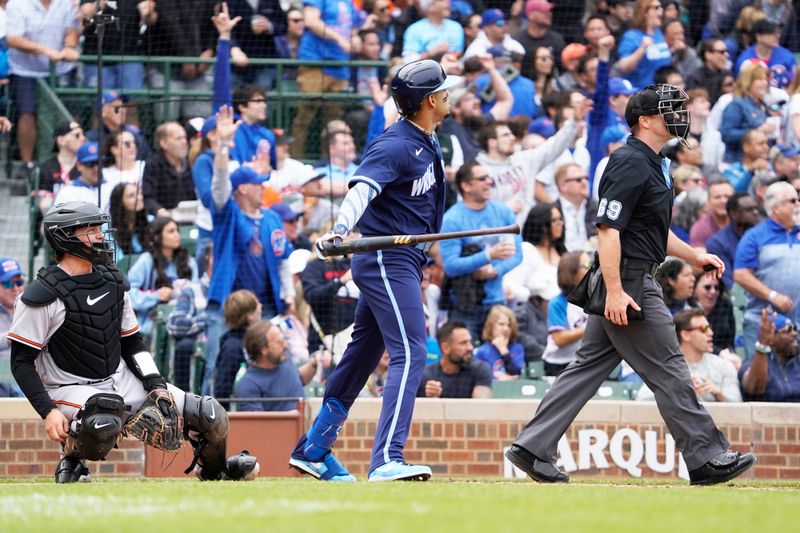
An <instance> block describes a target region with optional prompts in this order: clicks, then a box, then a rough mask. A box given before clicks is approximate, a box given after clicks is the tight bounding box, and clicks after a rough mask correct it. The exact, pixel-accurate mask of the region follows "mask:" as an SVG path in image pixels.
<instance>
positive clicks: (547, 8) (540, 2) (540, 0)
mask: <svg viewBox="0 0 800 533" xmlns="http://www.w3.org/2000/svg"><path fill="white" fill-rule="evenodd" d="M552 10H553V4H551V3H550V2H548V1H547V0H528V1H527V2H525V14H526V15H528V16H530V14H531V13H533V12H539V13H550V12H551V11H552Z"/></svg>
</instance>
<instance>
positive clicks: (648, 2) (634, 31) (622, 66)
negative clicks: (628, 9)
mask: <svg viewBox="0 0 800 533" xmlns="http://www.w3.org/2000/svg"><path fill="white" fill-rule="evenodd" d="M663 17H664V8H663V7H661V2H660V1H659V0H636V4H635V5H634V7H633V26H634V27H633V28H631V29H630V30H628V31H626V32H625V33H624V34H623V35H622V38H621V39H620V42H619V46H618V47H617V53H618V55H619V61H617V64H616V66H617V68H618V69H619V70H620V72H622V73H623V74H622V75H623V77H624V78H626V79H628V80H629V81H630V82H631V83H632V84H633V86H634V87H635V88H636V89H637V90H641V89H644V88H645V87H646V86H648V85H650V84H652V83H653V80H654V78H655V74H656V71H657V70H658V69H660V68H662V67H666V66H669V65H670V64H672V54H671V53H670V50H669V46H668V45H667V41H666V40H665V39H664V34H663V33H662V32H661V23H662V19H663Z"/></svg>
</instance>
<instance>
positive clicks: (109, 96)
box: [99, 91, 128, 107]
mask: <svg viewBox="0 0 800 533" xmlns="http://www.w3.org/2000/svg"><path fill="white" fill-rule="evenodd" d="M117 100H119V101H120V102H122V103H123V104H126V103H128V97H127V96H126V95H124V94H119V93H118V92H117V91H103V98H102V99H101V100H100V106H99V107H102V106H106V105H108V104H110V103H111V102H115V101H117Z"/></svg>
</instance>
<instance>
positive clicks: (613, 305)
mask: <svg viewBox="0 0 800 533" xmlns="http://www.w3.org/2000/svg"><path fill="white" fill-rule="evenodd" d="M686 99H687V97H686V93H684V92H683V90H681V89H679V88H677V87H674V86H671V85H658V86H649V87H647V88H645V89H644V90H643V91H641V92H639V93H637V94H635V95H634V96H632V97H631V99H630V101H629V102H628V106H627V108H626V110H625V120H626V121H627V122H628V124H629V125H630V127H631V129H632V132H633V135H632V136H631V137H629V138H628V142H627V145H626V146H624V147H622V148H620V149H619V150H617V151H616V152H614V153H613V154H612V156H611V158H610V159H609V162H608V166H607V167H606V170H605V172H604V173H603V177H602V181H601V182H600V195H599V196H600V203H599V205H598V212H597V228H598V236H599V241H600V242H599V250H598V252H599V270H598V269H593V270H594V272H590V274H588V275H589V276H593V277H591V278H587V280H591V281H590V283H589V285H588V286H589V288H590V289H594V288H595V287H597V286H598V284H599V283H602V282H604V283H605V286H606V290H607V293H606V294H607V295H606V297H605V309H604V311H603V302H602V300H600V301H599V306H597V310H598V314H590V316H589V321H588V323H587V325H586V331H585V333H584V335H583V342H582V345H581V348H580V349H579V350H578V352H577V359H576V361H575V362H573V363H572V364H570V365H569V366H568V367H567V368H566V369H565V370H564V371H563V372H562V373H561V374H560V375H559V376H558V379H556V381H555V383H554V384H553V387H552V388H551V389H550V391H549V392H548V393H547V395H546V396H545V398H544V400H542V403H541V404H540V405H539V409H538V411H537V412H536V416H535V417H534V418H533V420H532V421H531V422H530V423H528V425H527V426H525V428H524V429H523V430H522V432H521V433H520V434H519V435H518V436H517V438H516V440H515V441H514V443H513V444H512V446H511V449H510V450H509V451H508V452H507V453H506V456H507V457H508V459H509V460H510V461H511V462H512V463H513V464H514V465H516V466H517V467H518V468H520V469H521V470H523V471H525V472H526V473H527V474H528V475H529V476H530V477H531V478H533V479H535V480H536V481H540V482H565V481H568V480H569V476H568V475H567V474H566V473H564V472H561V471H559V469H558V468H557V467H556V465H555V462H556V449H557V443H558V440H559V439H560V438H561V435H563V434H564V432H565V431H566V429H567V428H568V427H569V425H570V424H571V423H572V421H573V420H574V419H575V417H576V416H577V414H578V412H579V411H580V410H581V408H582V407H583V406H584V405H585V404H586V402H587V401H588V400H589V399H590V398H591V397H592V396H594V394H595V392H596V391H597V389H598V387H599V386H600V384H601V383H602V382H603V380H605V379H606V378H607V377H608V375H609V374H610V373H611V371H612V370H613V369H614V368H615V367H616V366H617V365H618V364H619V363H620V361H621V358H622V357H624V358H625V360H626V361H627V362H628V363H629V364H630V365H631V367H633V369H634V370H636V372H637V373H638V374H639V375H640V376H641V377H642V379H644V381H645V383H646V384H647V385H648V386H649V387H650V389H651V390H653V391H654V393H655V399H656V403H657V404H658V408H659V411H660V412H661V416H662V417H663V418H664V421H665V422H666V424H667V427H668V428H669V431H670V433H671V434H672V436H673V437H674V438H675V441H676V444H677V446H678V449H679V450H680V451H681V452H682V453H683V458H684V460H685V461H686V466H687V468H688V469H689V478H690V480H691V483H692V484H713V483H720V482H723V481H727V480H729V479H733V478H734V477H736V476H738V475H739V474H741V473H742V472H744V471H745V470H746V469H748V468H749V467H750V466H752V465H753V463H755V460H756V458H755V456H754V455H753V454H749V453H748V454H740V453H738V452H733V451H730V450H729V449H728V447H729V443H728V441H727V439H726V438H725V436H724V435H723V434H722V432H721V431H720V430H719V429H718V428H717V427H716V425H715V424H714V421H713V420H712V419H711V417H710V416H709V414H708V413H707V412H706V410H705V409H704V408H703V406H701V405H700V403H699V402H698V400H697V395H696V394H695V392H694V389H693V388H692V380H691V377H690V375H689V369H688V367H687V366H686V362H685V360H684V358H683V355H682V354H681V351H680V348H679V346H678V339H677V337H676V335H675V328H674V326H673V323H672V316H671V315H670V313H669V311H668V309H667V307H666V305H665V304H664V300H663V297H662V293H661V289H660V287H659V286H658V283H656V281H655V280H654V279H653V274H654V273H655V271H656V269H657V268H658V265H659V264H660V263H661V262H662V261H663V260H664V257H665V255H666V254H667V253H668V254H670V255H673V256H676V257H679V258H681V259H684V260H685V261H687V262H689V263H690V264H691V265H692V266H694V267H695V268H704V269H705V270H706V271H707V275H708V276H709V277H711V278H719V277H720V276H721V275H722V272H723V270H724V268H725V267H724V265H723V263H722V261H721V260H720V259H719V258H718V257H716V256H715V255H711V254H698V253H697V252H696V251H695V250H694V249H693V248H692V247H690V246H689V245H688V244H686V243H684V242H682V241H681V240H680V239H678V238H677V237H676V236H675V235H674V234H673V233H672V232H671V231H670V229H669V224H670V214H671V212H672V202H673V196H674V190H673V180H672V177H671V176H670V175H669V160H668V159H667V158H665V157H662V156H661V155H660V153H659V152H660V150H661V147H662V146H663V145H664V143H666V142H667V141H669V140H670V139H671V138H673V137H678V138H679V139H680V140H681V142H684V143H685V142H686V141H685V136H686V134H688V131H689V114H688V112H687V111H686V110H685V108H684V104H685V102H686ZM589 292H592V291H591V290H590V291H589ZM634 297H635V298H634ZM637 300H638V303H637ZM595 301H597V300H595ZM587 310H588V309H587ZM590 312H591V311H590ZM601 313H602V315H601Z"/></svg>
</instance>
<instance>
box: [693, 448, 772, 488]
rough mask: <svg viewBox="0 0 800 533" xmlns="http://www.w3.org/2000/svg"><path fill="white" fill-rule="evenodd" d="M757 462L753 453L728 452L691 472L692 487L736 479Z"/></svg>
mask: <svg viewBox="0 0 800 533" xmlns="http://www.w3.org/2000/svg"><path fill="white" fill-rule="evenodd" d="M755 462H756V456H755V455H753V454H752V453H744V454H742V453H739V452H734V451H733V450H728V451H726V452H722V453H721V454H719V455H717V456H716V457H714V458H713V459H711V460H710V461H709V462H707V463H706V464H704V465H703V466H701V467H700V468H698V469H697V470H692V471H691V472H689V484H690V485H714V484H715V483H724V482H726V481H730V480H731V479H733V478H735V477H736V476H738V475H739V474H741V473H742V472H744V471H745V470H747V469H748V468H750V467H751V466H753V465H754V464H755Z"/></svg>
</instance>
